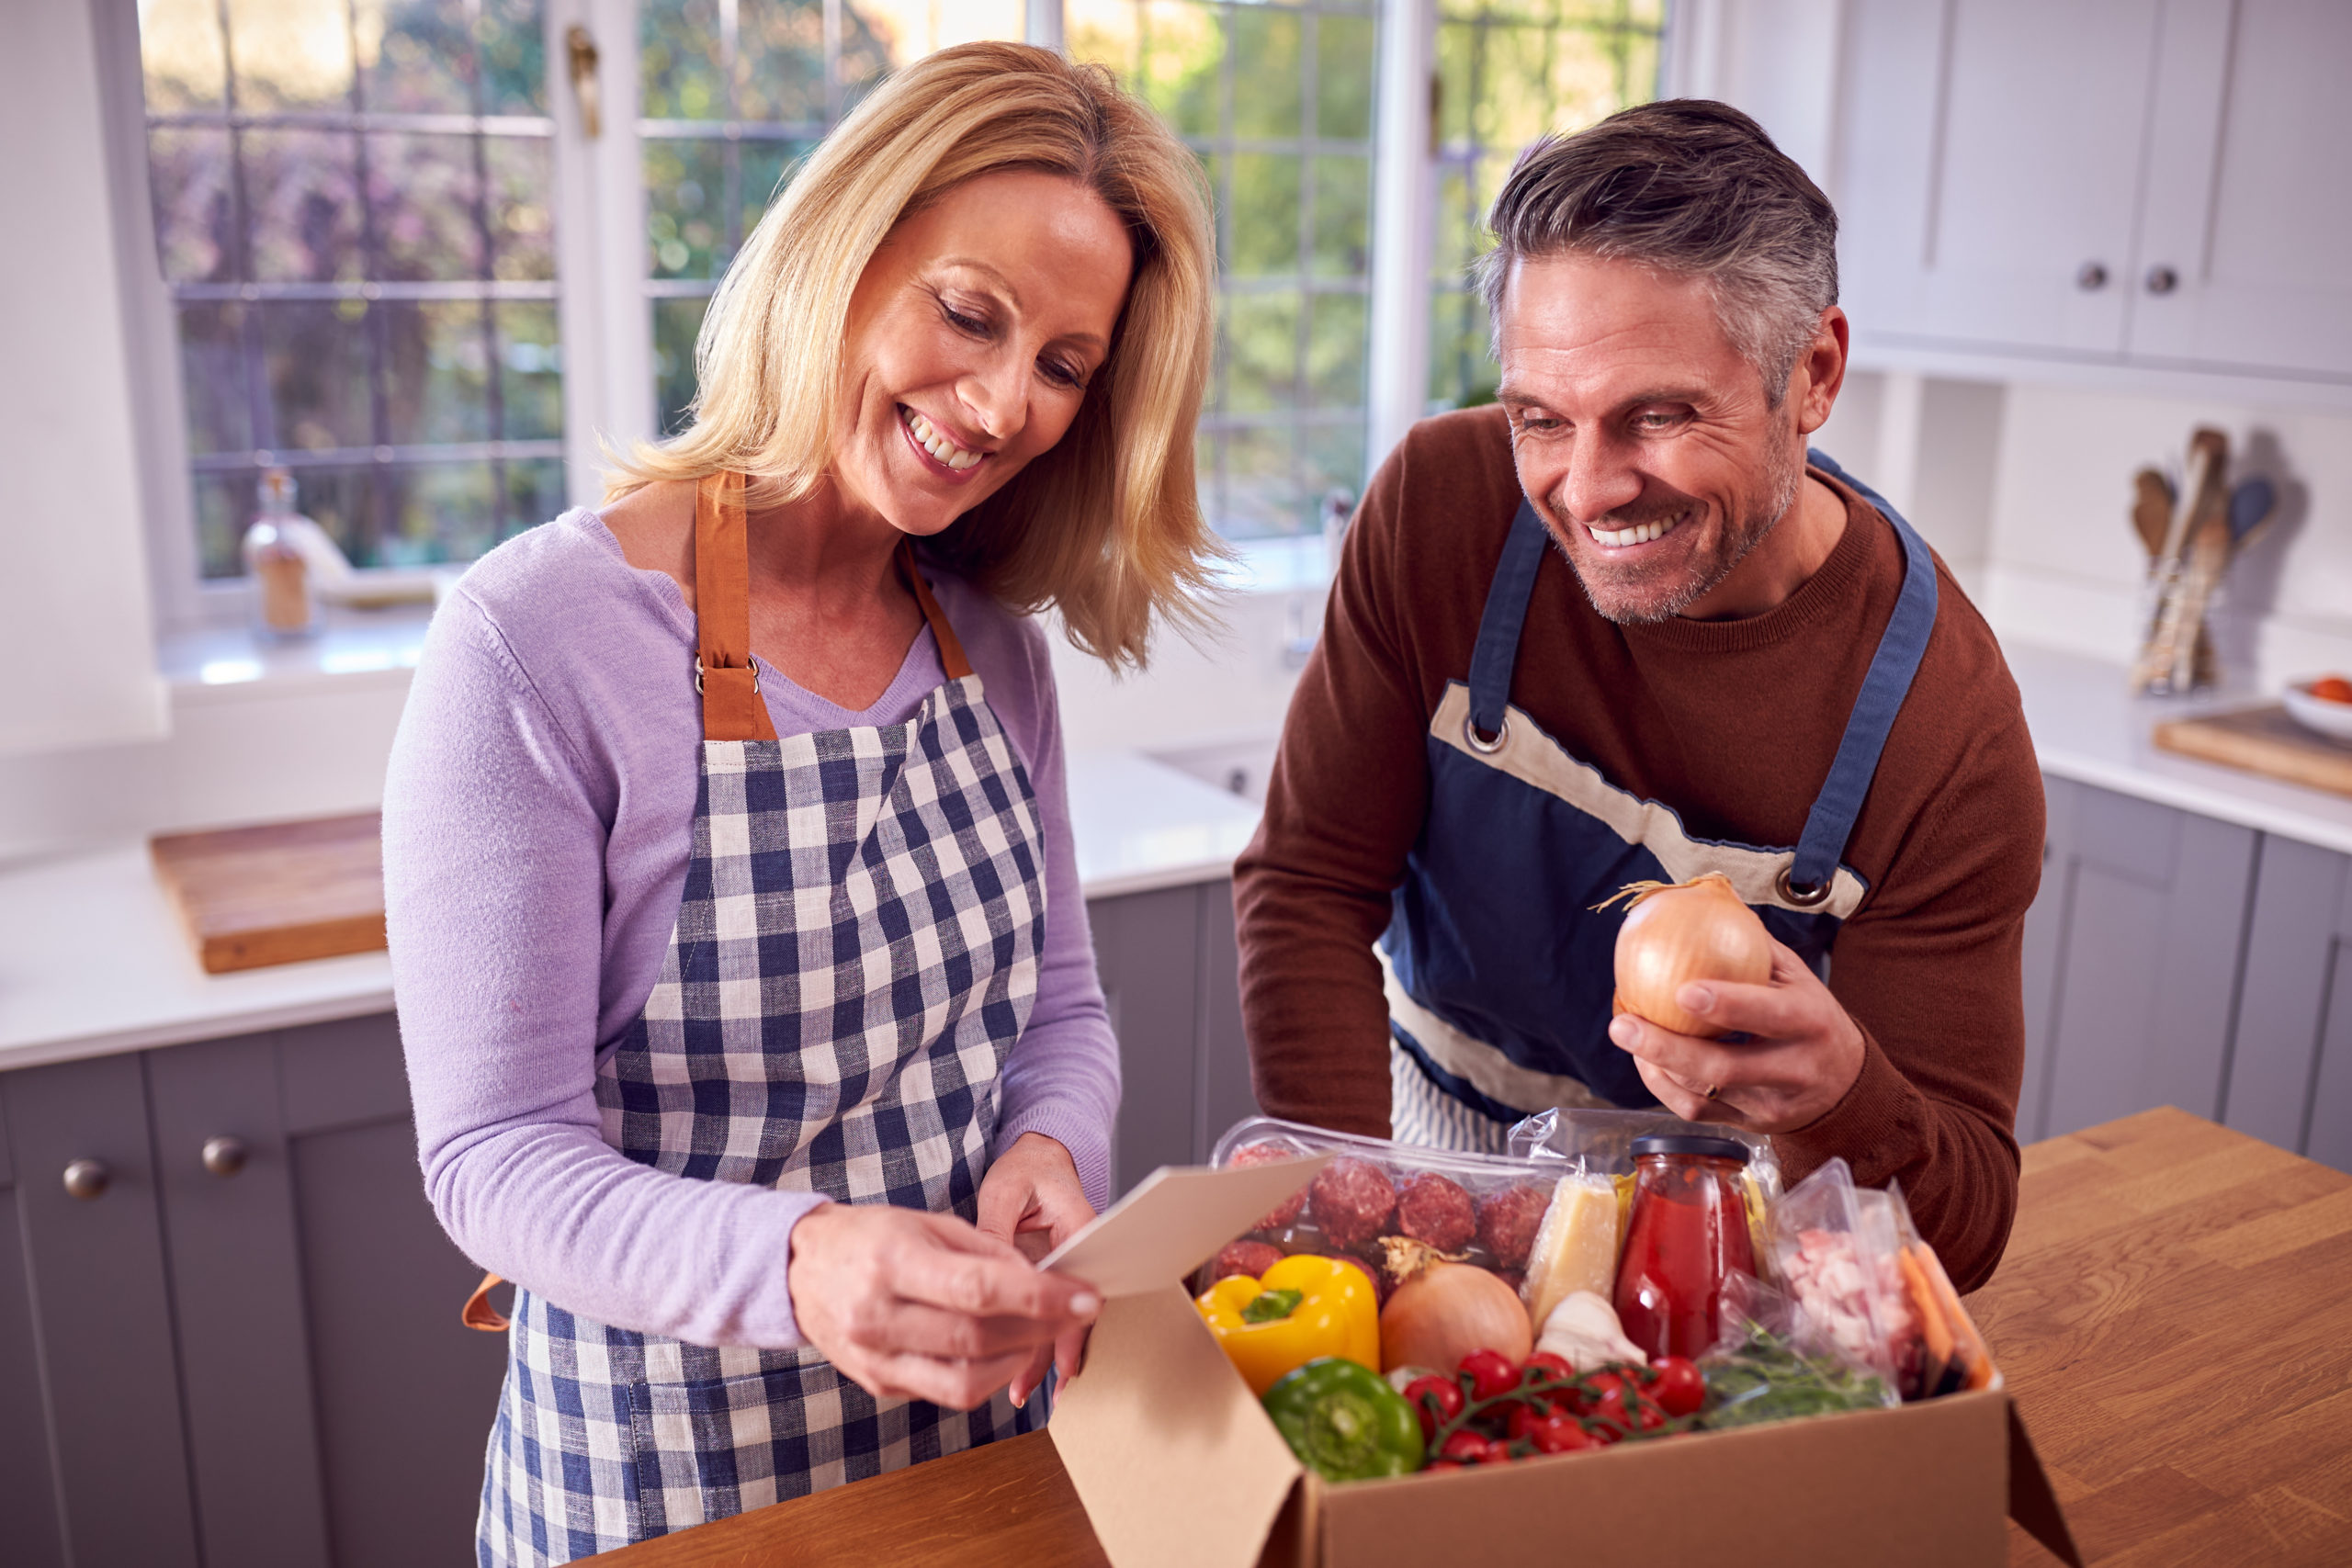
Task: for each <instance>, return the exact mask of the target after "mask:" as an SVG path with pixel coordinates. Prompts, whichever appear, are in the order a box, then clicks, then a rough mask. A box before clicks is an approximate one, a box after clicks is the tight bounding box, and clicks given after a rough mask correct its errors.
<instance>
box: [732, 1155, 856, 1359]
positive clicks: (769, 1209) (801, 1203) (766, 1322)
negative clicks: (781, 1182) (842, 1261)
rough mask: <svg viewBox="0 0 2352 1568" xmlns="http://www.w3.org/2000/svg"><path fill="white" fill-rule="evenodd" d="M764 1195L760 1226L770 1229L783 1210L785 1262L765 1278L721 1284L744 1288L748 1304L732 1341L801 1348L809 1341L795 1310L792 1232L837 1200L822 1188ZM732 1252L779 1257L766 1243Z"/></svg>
mask: <svg viewBox="0 0 2352 1568" xmlns="http://www.w3.org/2000/svg"><path fill="white" fill-rule="evenodd" d="M764 1196H765V1197H766V1198H767V1199H768V1200H769V1201H767V1202H764V1203H762V1204H760V1205H759V1207H758V1209H757V1211H755V1212H756V1213H758V1214H759V1221H758V1223H759V1226H760V1228H761V1229H762V1230H767V1229H768V1227H769V1226H770V1225H772V1224H774V1223H775V1220H774V1217H773V1216H775V1214H776V1213H777V1212H778V1211H781V1213H782V1216H783V1219H784V1266H783V1267H782V1268H781V1269H775V1273H774V1274H773V1275H771V1276H769V1278H768V1279H767V1280H752V1279H744V1280H720V1281H719V1282H718V1287H717V1288H718V1290H720V1291H722V1292H725V1291H728V1290H729V1289H730V1288H731V1289H741V1291H742V1292H743V1294H742V1295H741V1297H740V1298H739V1299H741V1301H742V1303H743V1315H742V1318H741V1321H740V1322H738V1323H737V1324H736V1325H735V1330H736V1331H735V1333H733V1334H732V1335H729V1337H728V1341H727V1342H728V1343H729V1344H739V1345H756V1346H757V1347H759V1348H761V1349H763V1350H797V1349H799V1348H801V1347H802V1346H804V1345H806V1344H807V1343H808V1342H809V1340H808V1337H807V1336H806V1335H804V1334H802V1333H801V1332H800V1319H799V1314H797V1312H795V1311H794V1310H793V1305H792V1235H793V1233H794V1232H795V1231H797V1230H798V1229H799V1228H800V1222H801V1221H802V1220H805V1219H807V1218H808V1217H809V1215H810V1214H813V1213H816V1212H817V1211H818V1210H820V1209H821V1208H823V1207H824V1206H825V1205H826V1204H828V1203H830V1202H831V1201H832V1200H831V1198H828V1197H826V1196H825V1195H824V1194H823V1193H821V1192H794V1191H772V1192H769V1193H766V1194H764ZM739 1223H740V1221H739ZM727 1251H728V1255H729V1256H731V1257H735V1258H743V1259H746V1260H749V1259H752V1258H774V1257H775V1252H774V1251H772V1250H771V1249H770V1247H766V1246H760V1247H751V1246H741V1247H728V1249H727ZM770 1267H773V1266H772V1265H770V1264H766V1263H762V1264H759V1265H757V1268H758V1269H760V1271H762V1272H764V1271H765V1270H766V1269H768V1268H770ZM763 1286H764V1287H765V1288H762V1287H763Z"/></svg>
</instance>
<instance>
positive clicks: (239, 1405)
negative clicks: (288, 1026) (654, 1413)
mask: <svg viewBox="0 0 2352 1568" xmlns="http://www.w3.org/2000/svg"><path fill="white" fill-rule="evenodd" d="M147 1067H148V1075H149V1079H148V1081H149V1089H150V1094H151V1098H152V1100H153V1119H154V1127H155V1144H156V1158H157V1164H158V1168H159V1170H160V1172H161V1174H162V1182H163V1192H164V1240H165V1244H166V1247H167V1249H168V1252H169V1256H170V1259H171V1267H172V1281H173V1284H172V1291H173V1305H174V1311H175V1320H176V1322H177V1325H178V1330H179V1336H180V1354H181V1360H182V1365H183V1374H182V1375H183V1382H184V1386H185V1388H186V1390H187V1422H188V1437H189V1457H190V1472H191V1474H192V1475H193V1476H194V1478H195V1483H196V1491H197V1500H198V1518H199V1519H200V1521H201V1527H202V1540H203V1543H204V1548H205V1552H204V1556H205V1561H206V1562H208V1563H220V1562H236V1563H267V1564H273V1565H274V1564H280V1563H283V1564H286V1565H288V1568H295V1565H298V1564H312V1563H326V1562H333V1563H334V1564H336V1565H337V1568H373V1565H376V1564H387V1565H389V1564H396V1563H411V1562H428V1561H442V1560H447V1559H448V1558H451V1557H457V1556H462V1555H464V1553H465V1552H466V1551H469V1547H470V1542H471V1540H472V1532H473V1520H474V1509H475V1505H476V1502H477V1500H478V1498H479V1496H480V1492H481V1462H482V1453H483V1449H484V1445H485V1443H486V1441H487V1439H488V1437H489V1432H490V1425H491V1421H492V1417H493V1416H494V1415H495V1412H496V1408H497V1400H498V1388H499V1382H500V1380H501V1378H502V1377H503V1374H504V1369H505V1344H504V1341H503V1339H501V1338H499V1337H496V1336H492V1335H485V1334H478V1333H475V1332H474V1331H472V1330H470V1329H469V1328H467V1327H465V1326H464V1325H462V1324H460V1323H459V1322H458V1303H461V1302H462V1301H463V1300H464V1299H465V1295H466V1292H468V1291H469V1289H471V1287H472V1285H473V1282H474V1280H475V1279H476V1278H477V1277H478V1273H479V1271H478V1270H477V1269H475V1268H474V1267H473V1265H471V1264H470V1263H469V1262H468V1261H467V1260H466V1258H465V1257H464V1256H463V1255H462V1254H461V1253H459V1252H458V1249H457V1248H456V1247H454V1246H453V1245H452V1244H451V1243H450V1242H449V1240H448V1238H447V1236H446V1235H443V1234H442V1231H441V1227H440V1224H439V1223H438V1222H437V1221H436V1220H435V1218H434V1215H433V1212H432V1210H431V1208H430V1207H429V1206H428V1204H427V1203H426V1201H425V1197H424V1182H423V1178H422V1177H421V1175H420V1174H419V1172H418V1169H417V1164H416V1142H415V1135H414V1134H413V1130H412V1128H411V1124H410V1121H409V1099H408V1082H407V1078H406V1076H405V1073H404V1070H403V1068H402V1066H401V1052H400V1037H399V1033H398V1031H397V1029H396V1027H395V1024H394V1021H393V1020H392V1018H391V1016H390V1014H378V1015H376V1016H373V1017H368V1018H360V1019H353V1020H349V1021H345V1022H340V1023H330V1024H320V1025H315V1026H312V1027H311V1028H307V1029H298V1030H287V1031H283V1032H277V1033H276V1034H271V1035H258V1036H248V1037H245V1038H242V1039H234V1040H223V1041H210V1042H205V1043H198V1044H191V1045H180V1046H175V1047H173V1048H171V1049H169V1050H166V1051H156V1052H151V1053H149V1054H148V1061H147ZM218 1138H235V1139H238V1140H240V1141H241V1142H242V1144H243V1149H244V1157H243V1163H242V1165H241V1166H240V1167H239V1168H236V1169H234V1170H233V1172H232V1173H231V1174H220V1173H218V1172H216V1171H214V1170H212V1169H209V1168H207V1165H206V1161H205V1151H206V1146H207V1145H208V1144H210V1143H211V1142H212V1140H214V1139H218Z"/></svg>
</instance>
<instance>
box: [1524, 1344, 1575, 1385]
mask: <svg viewBox="0 0 2352 1568" xmlns="http://www.w3.org/2000/svg"><path fill="white" fill-rule="evenodd" d="M1521 1364H1522V1365H1523V1366H1524V1367H1525V1369H1526V1370H1527V1371H1532V1372H1538V1373H1541V1374H1542V1375H1543V1377H1544V1379H1545V1380H1546V1381H1547V1382H1567V1381H1568V1380H1569V1379H1571V1378H1573V1377H1575V1376H1576V1375H1577V1370H1576V1368H1575V1366H1574V1365H1573V1364H1571V1363H1570V1362H1569V1360H1568V1359H1567V1358H1566V1356H1555V1355H1554V1354H1552V1352H1551V1351H1549V1350H1538V1351H1536V1352H1535V1354H1533V1355H1532V1356H1530V1357H1528V1358H1527V1359H1526V1361H1525V1362H1523V1363H1521Z"/></svg>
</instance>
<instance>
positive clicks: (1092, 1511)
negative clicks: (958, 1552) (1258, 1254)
mask: <svg viewBox="0 0 2352 1568" xmlns="http://www.w3.org/2000/svg"><path fill="white" fill-rule="evenodd" d="M1273 1201H1276V1202H1279V1201H1281V1199H1280V1197H1279V1195H1278V1196H1277V1197H1276V1198H1275V1199H1274V1200H1273ZM1263 1212H1264V1211H1263V1209H1259V1210H1257V1211H1254V1212H1252V1213H1251V1214H1250V1216H1249V1218H1245V1219H1244V1220H1243V1221H1242V1222H1241V1226H1242V1227H1246V1226H1247V1225H1248V1224H1249V1223H1250V1219H1254V1218H1256V1217H1257V1214H1258V1213H1263ZM1046 1430H1047V1431H1049V1432H1051V1433H1052V1434H1053V1438H1054V1447H1055V1449H1056V1450H1058V1451H1059V1453H1060V1454H1061V1460H1062V1468H1063V1469H1064V1470H1066V1471H1068V1472H1069V1479H1070V1484H1071V1485H1072V1486H1074V1487H1075V1488H1077V1491H1078V1496H1079V1501H1080V1502H1081V1503H1083V1504H1084V1505H1085V1506H1086V1517H1087V1518H1088V1520H1089V1521H1090V1522H1091V1523H1092V1525H1093V1526H1094V1533H1095V1535H1096V1536H1097V1537H1098V1538H1099V1539H1100V1540H1101V1541H1102V1543H1103V1553H1104V1554H1105V1555H1106V1556H1108V1557H1109V1558H1110V1560H1111V1562H1112V1563H1113V1565H1114V1568H1251V1564H1253V1563H1255V1562H1257V1561H1258V1554H1259V1552H1260V1551H1261V1550H1262V1549H1263V1547H1264V1545H1265V1542H1266V1536H1267V1532H1268V1531H1269V1530H1271V1529H1272V1528H1273V1524H1274V1519H1275V1517H1276V1516H1278V1515H1279V1514H1280V1513H1281V1512H1282V1508H1283V1501H1284V1500H1285V1499H1286V1498H1287V1497H1288V1496H1289V1495H1290V1494H1291V1491H1292V1489H1293V1488H1294V1487H1295V1486H1296V1485H1297V1484H1298V1482H1299V1477H1300V1475H1301V1474H1302V1473H1303V1472H1301V1471H1300V1469H1299V1465H1298V1461H1296V1460H1295V1459H1294V1458H1293V1457H1292V1456H1291V1451H1290V1446H1289V1445H1288V1444H1287V1443H1285V1442H1283V1438H1282V1434H1281V1433H1279V1432H1277V1431H1275V1430H1274V1425H1273V1423H1272V1422H1271V1421H1269V1420H1267V1419H1266V1417H1265V1414H1264V1412H1263V1411H1262V1410H1261V1408H1260V1406H1259V1404H1258V1401H1257V1399H1256V1398H1255V1397H1253V1396H1252V1395H1251V1394H1250V1385H1249V1384H1247V1383H1245V1382H1242V1381H1241V1375H1240V1374H1239V1373H1238V1372H1236V1371H1234V1370H1233V1363H1232V1362H1230V1361H1228V1360H1227V1359H1225V1352H1224V1351H1223V1350H1221V1349H1219V1348H1217V1343H1216V1340H1215V1339H1214V1338H1213V1337H1210V1335H1209V1331H1208V1327H1207V1325H1204V1323H1202V1321H1201V1315H1200V1313H1199V1311H1198V1310H1197V1309H1195V1308H1194V1307H1193V1303H1192V1299H1191V1298H1190V1297H1188V1296H1187V1295H1185V1293H1184V1292H1183V1289H1182V1287H1181V1286H1178V1285H1173V1284H1167V1285H1163V1286H1162V1287H1161V1288H1160V1289H1159V1290H1157V1291H1151V1292H1144V1293H1141V1294H1131V1295H1120V1296H1116V1297H1114V1298H1112V1299H1110V1300H1108V1301H1106V1302H1105V1303H1103V1315H1102V1317H1101V1318H1100V1319H1098V1320H1097V1321H1096V1323H1095V1325H1094V1331H1093V1335H1092V1337H1091V1339H1090V1340H1089V1342H1088V1345H1087V1351H1086V1367H1085V1370H1084V1371H1082V1372H1080V1374H1079V1376H1077V1377H1076V1378H1074V1379H1072V1380H1071V1381H1070V1382H1069V1383H1067V1384H1065V1385H1064V1386H1063V1387H1062V1388H1061V1389H1060V1391H1059V1392H1057V1393H1056V1394H1055V1396H1054V1416H1053V1420H1052V1422H1051V1423H1050V1424H1049V1425H1048V1426H1047V1427H1046Z"/></svg>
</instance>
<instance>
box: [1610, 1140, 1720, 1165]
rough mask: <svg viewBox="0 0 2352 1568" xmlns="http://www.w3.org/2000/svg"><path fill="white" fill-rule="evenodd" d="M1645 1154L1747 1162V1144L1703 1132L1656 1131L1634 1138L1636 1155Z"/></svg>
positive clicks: (1639, 1156) (1638, 1156)
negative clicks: (1694, 1156)
mask: <svg viewBox="0 0 2352 1568" xmlns="http://www.w3.org/2000/svg"><path fill="white" fill-rule="evenodd" d="M1644 1155H1698V1156H1702V1157H1703V1158H1706V1159H1736V1160H1737V1161H1739V1163H1740V1164H1742V1165H1746V1164H1747V1145H1746V1144H1743V1143H1741V1142H1740V1141H1739V1140H1738V1139H1736V1138H1711V1137H1708V1136H1707V1135H1706V1134H1703V1133H1655V1134H1651V1135H1650V1136H1648V1137H1646V1138H1635V1139H1634V1158H1635V1159H1639V1158H1641V1157H1642V1156H1644Z"/></svg>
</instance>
